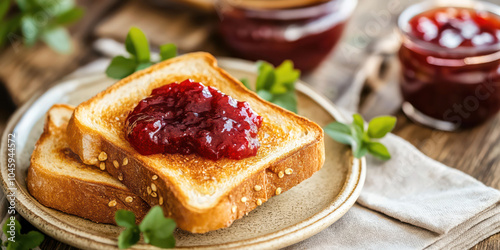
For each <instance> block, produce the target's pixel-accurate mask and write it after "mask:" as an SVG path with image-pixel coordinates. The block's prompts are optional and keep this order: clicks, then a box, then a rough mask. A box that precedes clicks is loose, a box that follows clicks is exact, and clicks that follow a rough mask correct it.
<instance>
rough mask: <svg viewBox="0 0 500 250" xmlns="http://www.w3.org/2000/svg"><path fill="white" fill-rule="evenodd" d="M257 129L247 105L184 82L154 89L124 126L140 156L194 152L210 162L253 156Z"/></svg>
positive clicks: (256, 117) (256, 118) (258, 119)
mask: <svg viewBox="0 0 500 250" xmlns="http://www.w3.org/2000/svg"><path fill="white" fill-rule="evenodd" d="M261 125H262V117H260V116H259V115H257V114H256V113H255V112H254V111H253V110H252V109H251V108H250V106H249V104H248V103H247V102H240V101H237V100H235V99H233V98H232V97H230V96H228V95H225V94H223V93H221V92H220V91H218V90H217V89H215V88H213V87H207V86H204V85H203V84H201V83H198V82H194V81H192V80H189V79H188V80H185V81H183V82H181V83H171V84H167V85H165V86H162V87H160V88H157V89H154V90H153V92H152V93H151V95H150V96H149V97H147V98H145V99H143V100H141V101H140V102H139V104H138V105H137V106H136V107H135V109H134V110H133V111H132V112H131V113H130V114H129V116H128V118H127V122H126V128H127V139H128V141H129V142H130V143H131V144H132V146H133V147H134V148H135V149H136V150H137V151H138V152H139V153H140V154H143V155H151V154H159V153H163V154H174V153H180V154H192V153H195V154H198V155H200V156H202V157H205V158H208V159H211V160H217V159H220V158H222V157H227V158H230V159H242V158H246V157H250V156H255V155H256V154H257V150H258V149H259V146H260V144H259V141H258V138H257V133H258V130H259V128H260V127H261Z"/></svg>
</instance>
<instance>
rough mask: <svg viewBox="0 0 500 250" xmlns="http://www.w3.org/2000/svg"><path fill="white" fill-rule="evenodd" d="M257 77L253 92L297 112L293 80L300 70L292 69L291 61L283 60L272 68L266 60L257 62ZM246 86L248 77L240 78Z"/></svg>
mask: <svg viewBox="0 0 500 250" xmlns="http://www.w3.org/2000/svg"><path fill="white" fill-rule="evenodd" d="M257 67H258V74H259V75H258V77H257V81H256V83H255V92H257V94H258V95H259V96H260V97H261V98H262V99H264V100H266V101H269V102H272V103H274V104H276V105H278V106H280V107H282V108H285V109H288V110H290V111H292V112H294V113H297V96H296V95H295V82H296V81H297V79H299V77H300V71H299V70H297V69H294V67H293V62H292V61H290V60H286V61H284V62H283V63H282V64H281V65H280V66H278V67H277V68H274V66H273V65H271V64H270V63H267V62H262V61H261V62H258V63H257ZM241 82H242V83H243V84H244V85H245V86H246V87H247V88H248V89H251V88H250V84H249V83H248V79H241Z"/></svg>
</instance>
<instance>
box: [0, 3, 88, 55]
mask: <svg viewBox="0 0 500 250" xmlns="http://www.w3.org/2000/svg"><path fill="white" fill-rule="evenodd" d="M14 4H17V8H15V7H14ZM83 13H84V11H83V9H82V8H79V7H76V6H75V2H74V0H57V1H56V0H16V1H13V0H2V1H0V48H1V47H3V46H5V45H6V43H7V42H9V41H10V42H13V40H16V39H17V38H18V37H19V34H22V39H23V41H24V44H25V45H26V46H28V47H31V46H33V45H34V44H35V43H36V42H37V41H39V40H42V41H43V42H45V43H46V44H47V45H48V46H49V47H50V48H52V49H53V50H55V51H57V52H59V53H69V52H71V38H70V35H69V33H68V31H67V30H66V29H65V28H64V26H66V25H68V24H71V23H73V22H75V21H77V20H79V19H80V18H81V17H82V16H83Z"/></svg>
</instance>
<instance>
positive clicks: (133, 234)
mask: <svg viewBox="0 0 500 250" xmlns="http://www.w3.org/2000/svg"><path fill="white" fill-rule="evenodd" d="M117 212H118V211H117ZM140 238H141V232H140V231H139V227H138V226H137V225H134V226H132V227H128V228H127V229H125V230H124V231H123V232H121V233H120V236H118V248H120V249H126V248H129V247H131V246H133V245H135V244H137V242H139V239H140Z"/></svg>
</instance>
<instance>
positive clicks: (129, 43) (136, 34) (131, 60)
mask: <svg viewBox="0 0 500 250" xmlns="http://www.w3.org/2000/svg"><path fill="white" fill-rule="evenodd" d="M125 48H126V49H127V52H128V53H129V54H130V57H128V58H127V57H124V56H116V57H114V58H113V59H112V60H111V63H110V64H109V66H108V68H107V69H106V75H107V76H109V77H111V78H114V79H122V78H125V77H127V76H129V75H131V74H132V73H134V72H136V71H139V70H143V69H145V68H148V67H149V66H151V65H153V64H155V62H152V61H151V59H150V58H151V56H150V54H151V53H150V49H149V42H148V39H147V38H146V35H144V33H143V32H142V31H141V30H140V29H139V28H137V27H132V28H130V30H129V32H128V34H127V38H126V39H125ZM176 56H177V47H176V46H175V45H174V44H164V45H162V46H160V57H161V60H162V61H164V60H167V59H170V58H172V57H176Z"/></svg>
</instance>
